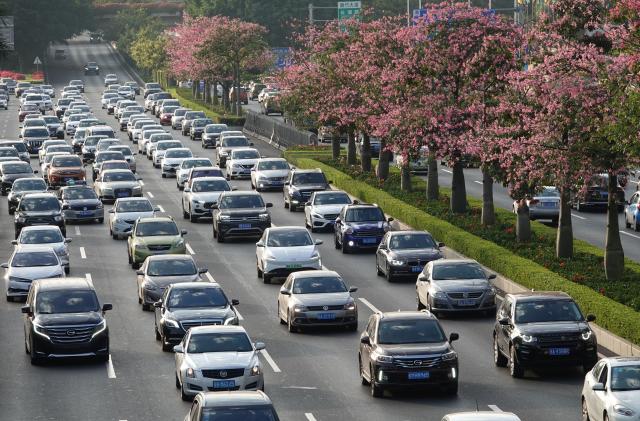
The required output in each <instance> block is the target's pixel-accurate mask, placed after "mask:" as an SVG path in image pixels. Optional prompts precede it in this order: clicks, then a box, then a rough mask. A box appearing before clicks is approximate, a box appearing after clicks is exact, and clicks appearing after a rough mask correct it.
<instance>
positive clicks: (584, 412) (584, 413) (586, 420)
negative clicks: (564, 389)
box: [581, 398, 591, 421]
mask: <svg viewBox="0 0 640 421" xmlns="http://www.w3.org/2000/svg"><path fill="white" fill-rule="evenodd" d="M581 419H582V421H591V418H589V411H588V410H587V401H586V400H585V399H584V398H582V418H581Z"/></svg>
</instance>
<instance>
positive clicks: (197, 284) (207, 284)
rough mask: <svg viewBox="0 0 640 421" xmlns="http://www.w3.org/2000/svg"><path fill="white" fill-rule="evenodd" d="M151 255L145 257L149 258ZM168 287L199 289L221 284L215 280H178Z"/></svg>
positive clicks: (217, 286)
mask: <svg viewBox="0 0 640 421" xmlns="http://www.w3.org/2000/svg"><path fill="white" fill-rule="evenodd" d="M151 257H152V256H150V257H147V259H150V258H151ZM170 288H171V289H172V290H173V289H187V288H189V289H192V288H201V289H206V288H217V289H222V286H221V285H220V284H219V283H217V282H180V283H177V284H171V285H170Z"/></svg>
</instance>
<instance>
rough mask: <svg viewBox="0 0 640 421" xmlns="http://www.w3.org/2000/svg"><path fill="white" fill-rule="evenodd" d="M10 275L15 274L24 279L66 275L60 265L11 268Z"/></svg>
mask: <svg viewBox="0 0 640 421" xmlns="http://www.w3.org/2000/svg"><path fill="white" fill-rule="evenodd" d="M9 276H15V277H16V278H23V279H31V280H34V279H44V278H58V277H61V276H64V274H63V273H62V268H61V267H60V266H35V267H33V266H32V267H24V268H16V267H11V268H9Z"/></svg>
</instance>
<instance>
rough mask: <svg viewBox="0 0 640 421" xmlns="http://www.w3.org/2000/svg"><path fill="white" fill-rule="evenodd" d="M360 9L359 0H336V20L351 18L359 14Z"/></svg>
mask: <svg viewBox="0 0 640 421" xmlns="http://www.w3.org/2000/svg"><path fill="white" fill-rule="evenodd" d="M361 11H362V2H361V1H339V2H338V20H343V19H351V18H352V17H354V16H359V15H360V12H361Z"/></svg>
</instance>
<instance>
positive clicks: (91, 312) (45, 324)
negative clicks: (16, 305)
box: [22, 278, 113, 364]
mask: <svg viewBox="0 0 640 421" xmlns="http://www.w3.org/2000/svg"><path fill="white" fill-rule="evenodd" d="M112 308H113V306H112V305H111V304H103V305H102V307H100V303H99V301H98V297H97V295H96V291H95V289H94V288H93V285H92V284H91V282H90V281H89V280H87V279H85V278H52V279H38V280H35V281H33V283H32V284H31V289H30V290H29V295H28V296H27V302H26V305H25V306H23V307H22V313H24V315H25V317H24V343H25V349H26V351H27V353H29V355H30V356H31V364H38V363H40V361H42V360H43V359H46V358H61V357H95V358H96V359H98V360H99V361H107V360H108V359H109V328H108V327H107V321H106V319H105V318H104V313H105V312H106V311H107V310H111V309H112Z"/></svg>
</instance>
